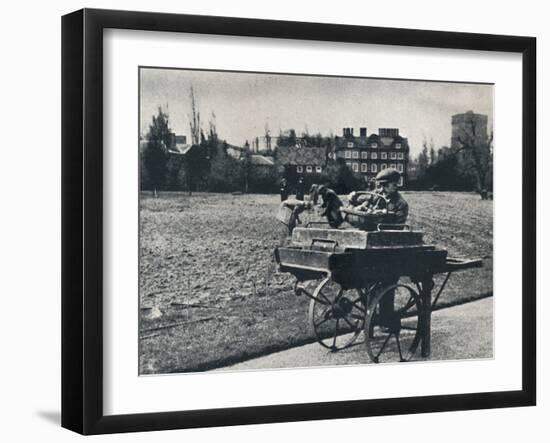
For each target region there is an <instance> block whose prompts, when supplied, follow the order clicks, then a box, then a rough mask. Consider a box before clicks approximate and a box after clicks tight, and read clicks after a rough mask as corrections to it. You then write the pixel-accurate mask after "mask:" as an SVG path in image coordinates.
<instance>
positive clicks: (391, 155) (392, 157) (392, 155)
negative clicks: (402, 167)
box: [390, 152, 397, 160]
mask: <svg viewBox="0 0 550 443" xmlns="http://www.w3.org/2000/svg"><path fill="white" fill-rule="evenodd" d="M390 157H391V159H392V160H395V159H396V158H397V154H396V153H395V152H392V153H391V154H390Z"/></svg>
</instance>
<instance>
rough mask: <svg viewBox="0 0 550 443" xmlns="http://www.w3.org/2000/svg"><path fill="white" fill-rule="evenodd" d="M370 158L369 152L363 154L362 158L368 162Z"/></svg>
mask: <svg viewBox="0 0 550 443" xmlns="http://www.w3.org/2000/svg"><path fill="white" fill-rule="evenodd" d="M368 157H369V153H368V152H367V151H363V152H361V158H362V159H364V160H366V159H367V158H368Z"/></svg>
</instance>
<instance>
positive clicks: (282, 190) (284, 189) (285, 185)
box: [279, 177, 290, 202]
mask: <svg viewBox="0 0 550 443" xmlns="http://www.w3.org/2000/svg"><path fill="white" fill-rule="evenodd" d="M279 192H280V194H281V201H282V202H284V201H285V200H286V199H287V198H288V194H289V193H290V192H289V188H288V183H287V181H286V178H284V177H283V179H282V180H281V187H280V189H279Z"/></svg>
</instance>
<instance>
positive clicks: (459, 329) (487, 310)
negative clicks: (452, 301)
mask: <svg viewBox="0 0 550 443" xmlns="http://www.w3.org/2000/svg"><path fill="white" fill-rule="evenodd" d="M359 341H361V343H359V344H358V345H357V346H353V347H351V348H349V349H345V350H343V351H340V352H336V353H331V352H327V350H326V349H324V348H322V347H321V346H320V345H319V344H317V343H313V344H310V345H306V346H300V347H297V348H293V349H289V350H288V351H282V352H277V353H274V354H270V355H267V356H264V357H260V358H256V359H253V360H249V361H246V362H243V363H239V364H236V365H233V366H228V367H225V368H221V369H218V370H250V369H275V368H292V367H307V366H336V365H346V364H366V363H370V361H369V359H368V356H367V353H366V351H365V348H364V345H363V342H362V340H361V339H359ZM419 355H420V352H419V351H417V355H416V356H415V359H416V360H418V359H420V357H419ZM492 357H493V298H492V297H489V298H485V299H483V300H479V301H476V302H471V303H466V304H463V305H459V306H455V307H452V308H447V309H442V310H439V311H435V312H434V313H433V314H432V355H431V357H430V358H429V359H430V360H459V359H460V360H462V359H479V358H492Z"/></svg>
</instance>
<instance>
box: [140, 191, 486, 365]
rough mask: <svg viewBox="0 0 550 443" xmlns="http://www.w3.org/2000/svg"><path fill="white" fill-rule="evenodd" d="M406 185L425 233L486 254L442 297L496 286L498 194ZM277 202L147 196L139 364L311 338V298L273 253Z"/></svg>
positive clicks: (414, 220) (231, 355) (280, 231)
mask: <svg viewBox="0 0 550 443" xmlns="http://www.w3.org/2000/svg"><path fill="white" fill-rule="evenodd" d="M403 194H404V197H405V199H406V200H407V201H408V202H409V207H410V216H409V224H410V225H411V226H412V227H413V229H415V230H416V229H418V230H421V231H423V232H424V239H425V241H426V243H430V244H436V245H438V246H441V247H444V248H446V249H447V250H448V251H449V255H450V256H453V257H468V258H473V257H475V258H484V268H483V269H476V270H470V271H467V272H463V273H459V274H456V275H454V276H453V277H452V278H451V279H450V281H449V283H448V285H447V288H446V289H445V291H444V292H443V294H442V295H441V298H440V304H442V305H446V304H455V303H460V302H463V301H467V300H471V299H477V298H480V297H483V296H487V295H489V294H492V239H493V224H492V215H493V206H492V201H481V200H480V199H479V196H477V195H475V194H467V193H412V192H411V193H403ZM278 205H279V197H278V196H276V195H231V194H194V195H192V196H188V195H187V194H183V193H170V194H169V193H166V194H162V195H161V197H160V198H156V199H154V198H152V197H151V196H150V195H147V194H143V195H142V196H141V200H140V295H139V296H140V355H139V361H140V368H139V369H140V373H141V374H158V373H174V372H190V371H201V370H206V369H212V368H216V367H221V366H225V365H228V364H232V363H236V362H239V361H244V360H246V359H249V358H253V357H256V356H260V355H265V354H267V353H270V352H274V351H277V350H282V349H287V348H290V347H293V346H297V345H300V344H304V343H310V342H312V341H314V336H313V333H312V331H310V329H309V326H308V324H307V307H308V303H309V300H308V299H307V298H305V297H297V296H296V295H294V292H293V290H292V286H293V284H294V278H293V277H292V276H290V275H287V274H281V273H279V272H278V271H277V268H276V265H275V262H274V258H273V250H274V248H275V247H276V246H277V245H279V244H280V243H281V241H282V240H283V239H284V238H285V232H286V228H285V226H284V225H282V224H281V223H280V222H278V221H277V220H276V218H275V215H276V213H277V209H278ZM308 217H311V218H315V216H313V215H311V216H309V215H307V214H306V215H305V216H304V217H302V219H303V221H307V219H308ZM441 280H442V278H441V277H438V279H437V282H441ZM437 282H436V284H437Z"/></svg>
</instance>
